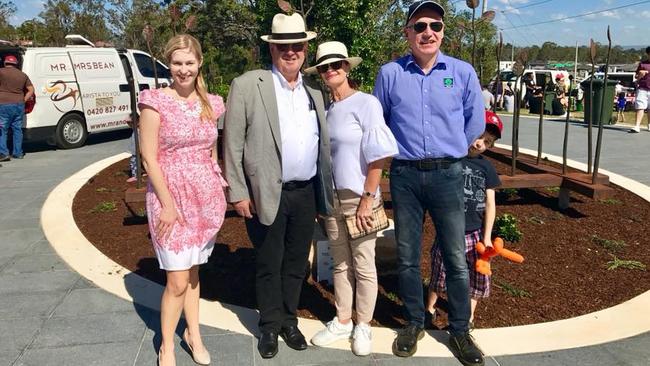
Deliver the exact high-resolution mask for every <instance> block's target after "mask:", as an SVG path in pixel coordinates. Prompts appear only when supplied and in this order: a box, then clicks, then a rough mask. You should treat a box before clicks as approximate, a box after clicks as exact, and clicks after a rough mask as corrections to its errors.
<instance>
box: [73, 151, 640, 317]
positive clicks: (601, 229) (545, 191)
mask: <svg viewBox="0 0 650 366" xmlns="http://www.w3.org/2000/svg"><path fill="white" fill-rule="evenodd" d="M493 162H494V163H495V166H496V168H497V171H498V172H499V173H502V174H505V173H507V172H508V171H509V170H508V169H509V167H508V166H506V165H504V164H501V163H498V162H496V161H493ZM127 171H128V161H127V160H123V161H120V162H118V163H115V164H114V165H112V166H110V167H108V168H106V169H105V170H103V171H102V172H100V173H99V174H98V175H96V176H95V177H93V178H92V179H91V180H90V181H89V182H88V183H87V184H86V185H84V186H83V188H82V189H81V190H80V191H79V192H78V194H77V196H76V197H75V199H74V204H73V213H74V217H75V220H76V222H77V225H78V226H79V228H80V229H81V231H82V232H83V234H84V235H85V236H86V237H87V238H88V240H89V241H90V242H91V243H93V244H94V245H95V246H96V247H97V248H98V249H99V250H100V251H102V252H103V253H104V254H106V255H107V256H108V257H110V258H112V259H113V260H114V261H116V262H117V263H119V264H121V265H122V266H124V267H126V268H128V269H129V270H131V271H133V272H135V273H137V274H139V275H141V276H143V277H146V278H148V279H151V280H153V281H155V282H158V283H160V284H164V282H165V274H164V271H161V270H160V269H159V268H158V262H157V260H156V258H155V255H154V252H153V249H152V247H151V243H150V240H149V236H148V227H147V223H146V214H145V209H144V204H142V203H138V204H129V205H127V204H126V203H125V201H124V192H125V190H126V189H127V188H128V187H129V186H134V184H133V183H131V184H129V183H126V182H125V181H126V179H127V175H126V174H127ZM614 188H615V192H614V193H613V195H612V196H611V198H608V199H606V200H592V199H590V198H587V197H584V196H580V195H577V194H575V193H571V206H570V208H569V209H567V210H559V209H558V208H557V196H558V193H559V192H558V189H557V188H556V187H555V188H553V187H551V188H542V189H519V190H504V191H501V192H499V193H498V194H497V205H498V206H497V215H503V214H505V213H508V214H511V215H513V216H514V217H516V218H517V220H518V227H519V229H520V230H521V232H522V233H523V237H522V239H521V240H520V241H519V242H517V243H509V242H506V247H507V248H509V249H511V250H514V251H516V252H518V253H520V254H522V255H523V256H524V257H525V261H524V263H522V264H515V263H512V262H509V261H507V260H505V259H503V258H496V259H493V260H492V269H493V273H494V275H493V284H494V286H493V288H492V295H491V296H490V297H489V298H488V299H485V300H483V301H480V302H479V305H478V308H477V312H476V319H475V322H474V323H475V327H477V328H491V327H504V326H513V325H524V324H533V323H540V322H547V321H553V320H559V319H566V318H571V317H575V316H578V315H583V314H587V313H591V312H594V311H597V310H602V309H605V308H608V307H611V306H613V305H616V304H619V303H621V302H624V301H626V300H629V299H631V298H633V297H635V296H637V295H639V294H641V293H643V292H645V291H647V290H648V289H650V271H648V270H639V269H626V268H622V267H619V268H616V269H608V262H610V261H613V260H614V259H615V258H618V259H621V260H633V261H638V262H640V263H641V264H645V265H650V240H649V239H648V238H649V237H650V225H648V222H650V203H648V202H646V201H644V200H643V199H641V198H640V197H638V196H636V195H635V194H633V193H630V192H628V191H625V190H623V189H622V188H620V187H616V186H615V187H614ZM113 205H114V207H113ZM388 207H390V205H389V203H388ZM388 214H389V215H392V212H391V210H388ZM434 235H435V230H434V228H433V225H432V223H431V220H430V219H429V218H427V220H426V222H425V228H424V238H423V244H422V253H423V255H422V260H421V265H422V276H423V279H424V281H423V286H426V283H427V282H428V277H429V273H430V267H429V266H430V258H429V254H428V253H429V251H430V248H431V245H432V242H433V238H434ZM380 255H382V256H383V254H381V252H379V253H378V258H377V259H378V270H379V284H380V288H379V296H378V299H377V307H376V310H375V318H374V321H373V325H376V326H387V327H395V326H399V325H400V324H402V323H403V322H404V320H403V317H402V313H401V304H400V302H399V298H398V296H397V294H398V289H397V276H396V273H395V270H394V268H395V267H394V264H393V262H392V261H390V260H389V261H386V260H384V259H386V258H380V257H379V256H380ZM254 262H255V258H254V252H253V249H252V245H251V244H250V242H249V241H248V237H247V235H246V230H245V226H244V222H243V219H242V218H240V217H237V216H236V215H235V214H234V212H228V213H227V218H226V221H225V223H224V225H223V228H222V230H221V231H220V233H219V236H218V240H217V244H216V246H215V249H214V252H213V253H212V256H211V258H210V261H209V262H208V263H207V264H205V265H203V266H202V267H201V269H200V274H201V296H202V297H203V298H206V299H210V300H218V301H223V302H226V303H230V304H237V305H241V306H245V307H249V308H254V307H255V291H254V282H255V280H254V278H255V276H254V272H255V271H254ZM333 304H334V295H333V288H332V287H331V286H329V285H327V284H324V283H318V282H315V281H314V280H313V279H312V278H311V277H310V278H308V279H306V280H305V282H304V285H303V290H302V295H301V303H300V308H299V315H300V316H302V317H306V318H312V319H320V320H322V321H327V320H330V319H331V318H332V317H333V316H334V315H335V309H334V305H333ZM438 305H439V307H440V308H441V310H442V312H443V317H442V318H441V320H440V321H439V322H438V323H437V325H438V326H439V327H443V326H444V308H445V304H444V301H440V303H439V304H438Z"/></svg>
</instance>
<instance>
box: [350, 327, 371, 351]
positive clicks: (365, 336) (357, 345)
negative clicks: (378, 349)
mask: <svg viewBox="0 0 650 366" xmlns="http://www.w3.org/2000/svg"><path fill="white" fill-rule="evenodd" d="M352 338H354V340H353V341H352V352H354V354H355V355H357V356H368V355H369V354H370V353H371V352H372V329H371V328H370V325H368V324H366V323H359V324H357V326H356V327H354V334H353V335H352Z"/></svg>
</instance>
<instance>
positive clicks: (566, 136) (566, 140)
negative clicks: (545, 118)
mask: <svg viewBox="0 0 650 366" xmlns="http://www.w3.org/2000/svg"><path fill="white" fill-rule="evenodd" d="M572 89H573V75H569V103H568V105H567V107H566V120H565V121H564V144H563V145H562V174H566V155H567V147H568V145H569V120H570V119H571V90H572Z"/></svg>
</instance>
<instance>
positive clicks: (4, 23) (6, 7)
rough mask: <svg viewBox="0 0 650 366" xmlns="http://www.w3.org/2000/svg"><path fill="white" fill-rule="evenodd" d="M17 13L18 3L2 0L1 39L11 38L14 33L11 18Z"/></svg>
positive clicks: (0, 1) (0, 9) (0, 5)
mask: <svg viewBox="0 0 650 366" xmlns="http://www.w3.org/2000/svg"><path fill="white" fill-rule="evenodd" d="M14 14H16V4H14V2H13V1H11V0H0V39H2V38H6V39H11V38H13V35H14V27H13V26H12V25H11V24H10V23H9V19H10V18H11V17H12V16H13V15H14Z"/></svg>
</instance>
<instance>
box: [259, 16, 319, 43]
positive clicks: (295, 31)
mask: <svg viewBox="0 0 650 366" xmlns="http://www.w3.org/2000/svg"><path fill="white" fill-rule="evenodd" d="M261 38H262V40H263V41H265V42H269V43H284V44H286V43H299V42H306V41H309V40H310V39H314V38H316V33H315V32H308V31H307V30H306V29H305V20H304V19H303V18H302V16H301V15H300V14H298V13H293V14H291V15H286V14H275V16H274V17H273V23H272V24H271V34H267V35H264V36H262V37H261Z"/></svg>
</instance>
